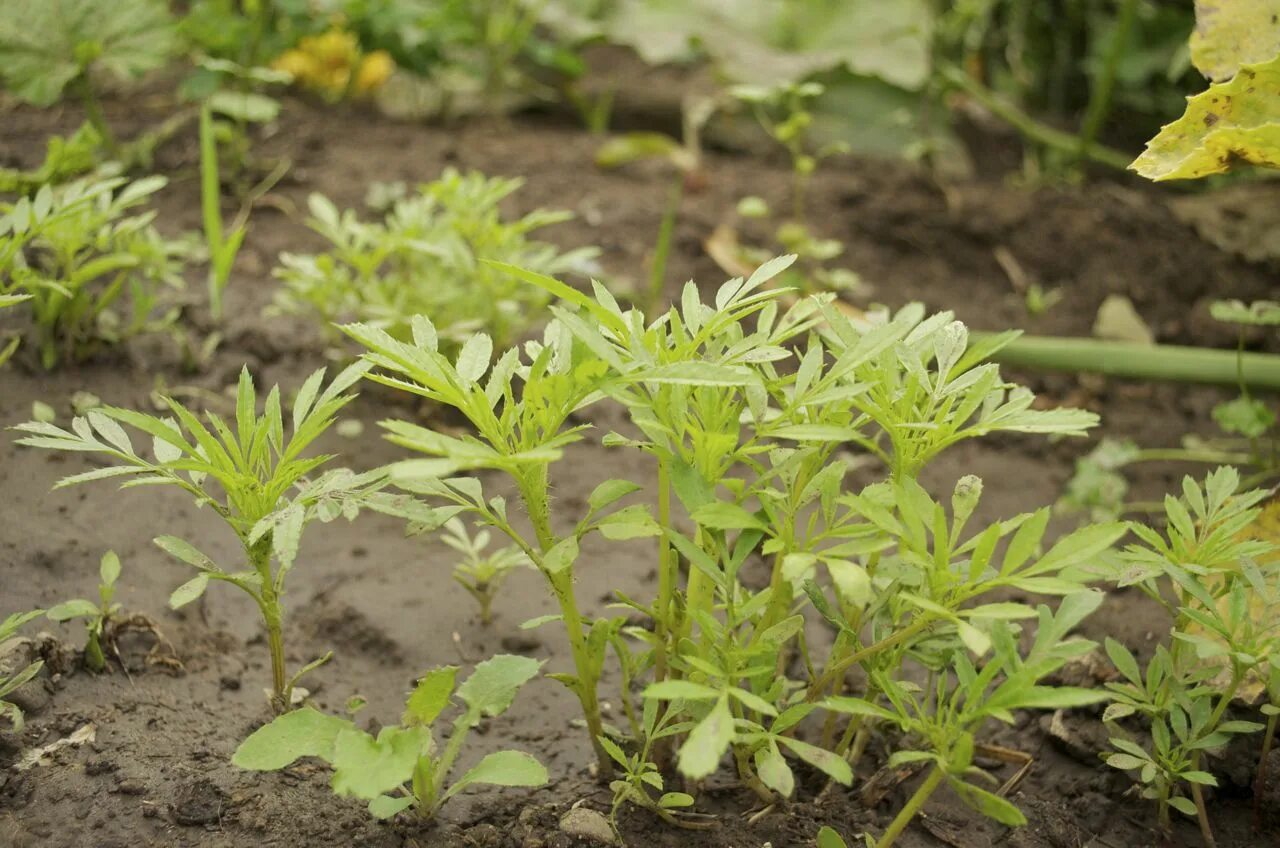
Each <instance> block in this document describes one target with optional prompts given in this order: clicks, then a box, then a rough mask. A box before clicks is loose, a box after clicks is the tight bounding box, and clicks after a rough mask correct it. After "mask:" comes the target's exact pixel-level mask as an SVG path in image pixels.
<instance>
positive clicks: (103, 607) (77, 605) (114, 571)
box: [48, 551, 120, 672]
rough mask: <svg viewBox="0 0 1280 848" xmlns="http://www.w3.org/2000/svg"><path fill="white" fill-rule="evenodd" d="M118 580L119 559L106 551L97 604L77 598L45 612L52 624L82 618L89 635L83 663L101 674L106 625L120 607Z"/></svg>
mask: <svg viewBox="0 0 1280 848" xmlns="http://www.w3.org/2000/svg"><path fill="white" fill-rule="evenodd" d="M119 579H120V557H118V556H116V552H115V551H107V552H106V553H105V554H103V555H102V562H101V563H100V564H99V566H98V580H99V582H98V602H97V603H94V602H93V601H89V600H85V599H84V598H76V599H75V600H71V601H63V602H62V603H60V604H57V605H55V606H53V607H51V608H50V609H49V612H48V616H49V619H50V620H51V621H71V620H72V619H75V618H82V619H84V624H85V629H86V630H87V631H88V633H89V641H88V642H87V643H86V644H85V646H84V663H85V665H87V666H88V667H89V669H90V670H92V671H99V672H100V671H103V670H104V669H105V668H106V667H107V657H106V653H105V650H106V648H108V647H110V646H108V645H107V644H106V642H107V626H108V625H109V624H110V623H111V620H112V619H113V618H115V617H116V616H118V615H119V614H120V605H119V604H117V603H115V596H116V581H117V580H119Z"/></svg>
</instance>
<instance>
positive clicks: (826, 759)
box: [778, 736, 853, 786]
mask: <svg viewBox="0 0 1280 848" xmlns="http://www.w3.org/2000/svg"><path fill="white" fill-rule="evenodd" d="M778 741H779V742H781V743H782V744H783V745H785V746H786V747H787V748H789V749H790V750H791V753H793V754H795V755H796V756H797V757H799V758H800V759H802V760H804V761H805V762H806V763H808V764H809V765H811V766H813V767H814V768H816V769H818V770H819V771H821V772H822V773H823V774H825V775H826V776H827V777H829V778H831V779H832V780H834V781H835V782H836V783H839V784H840V785H841V786H849V785H850V784H852V783H853V769H852V768H851V767H850V766H849V763H848V761H847V760H845V758H844V757H841V756H839V755H838V754H835V753H833V752H831V751H828V750H827V749H825V748H819V747H818V746H817V745H810V744H809V743H807V742H801V741H800V740H799V739H792V738H791V737H790V736H780V737H778Z"/></svg>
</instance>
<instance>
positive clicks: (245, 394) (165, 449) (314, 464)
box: [14, 365, 431, 709]
mask: <svg viewBox="0 0 1280 848" xmlns="http://www.w3.org/2000/svg"><path fill="white" fill-rule="evenodd" d="M364 370H365V366H363V365H354V366H351V367H349V368H347V369H346V370H344V371H343V372H342V373H340V374H339V375H338V376H337V377H335V378H334V379H333V380H332V381H331V382H330V383H329V384H328V385H327V386H325V385H324V369H320V370H319V371H316V372H315V373H313V374H312V375H311V376H310V377H309V378H308V379H307V381H306V382H305V383H304V384H303V386H302V388H301V389H299V391H298V394H297V396H296V397H295V399H294V402H293V406H292V415H291V417H290V419H289V420H288V421H286V418H285V413H284V405H283V404H282V402H281V398H280V389H279V387H278V386H274V387H272V389H271V391H270V392H268V393H267V395H266V398H265V401H264V402H263V411H262V412H261V413H259V412H258V396H257V392H256V391H255V389H254V385H253V379H252V378H251V377H250V375H249V372H248V370H247V369H245V370H244V371H242V372H241V375H240V382H239V386H238V389H237V392H236V406H235V417H234V419H233V420H231V421H230V422H227V421H224V420H223V418H222V416H220V415H218V414H217V413H215V412H213V411H207V412H206V413H205V417H206V420H207V422H208V423H207V424H205V423H202V422H201V421H200V419H199V418H198V417H197V416H196V415H195V413H193V412H192V411H191V410H189V409H187V408H186V407H185V406H183V405H182V404H180V403H178V402H177V401H175V400H173V399H172V398H166V399H165V402H166V403H167V404H168V406H169V412H170V413H171V416H167V417H159V416H155V415H148V414H146V413H142V412H135V411H133V410H128V409H120V408H118V407H111V406H102V407H98V408H97V409H94V410H91V411H89V412H88V413H86V414H85V415H84V416H83V417H77V418H75V419H74V420H73V421H72V424H71V429H70V430H64V429H62V428H60V427H58V426H56V425H54V424H50V423H43V422H38V421H32V422H29V423H26V424H21V425H19V426H17V427H16V428H14V429H16V430H18V431H19V432H21V433H22V434H23V437H22V438H20V439H19V440H18V443H19V444H23V445H28V446H31V447H38V448H47V449H51V450H62V451H78V452H87V453H95V454H99V455H101V456H103V457H105V458H106V459H107V460H108V461H109V463H110V464H108V465H105V466H103V467H98V468H94V469H93V470H91V471H86V472H84V473H81V474H75V475H72V476H70V477H66V478H63V479H62V480H60V481H58V483H57V485H56V486H55V488H62V487H64V486H70V485H74V484H77V483H85V482H89V481H92V480H101V479H107V478H117V477H123V478H127V479H125V481H124V482H123V483H122V485H121V488H129V487H132V486H151V485H159V486H176V487H177V488H179V489H182V490H183V491H184V492H186V493H187V494H188V495H190V496H191V497H192V498H193V499H194V500H195V502H196V504H197V505H199V506H208V507H209V508H210V509H212V510H213V511H214V512H215V513H216V514H217V515H218V516H219V517H220V518H222V520H223V521H224V522H226V524H227V526H228V527H230V528H231V530H232V531H233V532H234V533H235V535H236V537H237V539H238V540H239V541H240V543H241V546H242V548H243V549H244V554H245V557H246V560H247V568H246V570H241V571H232V570H228V569H225V568H223V567H222V566H220V565H218V564H217V563H216V562H215V561H214V560H213V559H212V558H211V557H209V556H206V555H205V554H203V553H201V552H200V551H199V550H198V549H196V548H195V547H194V546H193V545H191V544H190V543H189V542H186V541H184V540H182V539H179V538H177V537H174V536H160V537H158V538H156V540H155V542H156V544H157V545H158V546H159V547H160V548H161V549H163V550H164V551H166V552H167V553H168V554H170V555H171V556H173V557H175V558H176V559H179V560H181V561H182V562H185V563H186V564H188V565H190V566H192V567H193V568H195V569H196V572H197V574H196V576H195V577H194V578H192V579H191V580H190V581H188V582H187V583H184V584H183V585H182V586H180V587H178V589H176V590H175V591H174V593H173V595H172V596H171V598H170V605H171V606H174V607H179V606H182V605H184V604H188V603H190V602H192V601H194V600H196V599H197V598H198V597H200V595H202V594H203V593H204V590H205V589H206V588H207V587H208V585H209V583H210V581H221V582H225V583H229V584H231V585H233V586H236V587H237V588H239V589H241V590H243V591H244V592H246V593H247V594H248V595H249V596H250V597H251V598H253V600H254V601H255V603H256V604H257V605H258V607H259V608H260V609H261V611H262V614H263V620H264V622H265V624H266V626H267V632H268V637H269V641H270V643H271V647H272V666H273V669H272V671H273V689H272V698H273V702H274V703H275V706H276V708H277V709H285V708H287V707H288V706H289V705H290V703H291V702H290V699H289V693H290V691H291V690H292V688H293V682H292V681H289V680H286V678H285V673H284V667H283V663H284V657H283V648H282V644H281V643H280V639H281V638H282V637H281V626H282V617H283V607H282V605H281V602H280V598H281V596H282V595H283V593H284V581H285V577H286V575H287V574H288V572H289V570H290V569H291V568H292V567H293V565H294V563H295V561H296V559H297V555H298V548H299V544H300V541H301V538H302V532H303V529H304V528H305V527H306V525H307V524H308V523H309V522H311V521H313V520H317V519H318V520H320V521H326V522H327V521H332V520H334V519H336V518H339V517H346V518H347V519H348V520H350V519H353V518H355V516H356V514H357V513H358V512H359V510H360V509H361V508H371V509H375V510H379V511H383V512H387V513H390V514H394V515H398V516H401V517H404V518H407V519H410V520H427V519H430V518H431V512H430V510H426V509H424V508H420V507H417V506H416V505H415V504H414V503H413V502H412V501H411V500H410V499H408V498H405V497H403V496H397V495H391V494H386V493H382V492H381V491H380V490H381V489H382V487H383V485H384V483H385V478H384V475H383V474H381V473H379V472H374V473H365V474H356V473H354V472H351V471H347V470H345V469H340V470H335V471H329V472H327V473H326V474H324V475H322V476H320V477H317V478H315V479H311V477H310V475H311V473H312V472H313V471H315V470H317V469H318V468H319V467H320V466H322V465H324V464H326V463H327V462H329V461H330V460H331V459H333V457H332V456H329V455H319V456H308V455H307V449H308V448H309V447H310V446H311V445H312V443H313V442H315V440H316V439H317V438H319V437H320V436H321V435H322V434H323V433H324V432H325V431H326V430H327V429H329V427H330V426H331V425H332V424H333V422H334V419H335V416H336V415H337V414H338V412H339V411H340V410H341V409H342V408H343V407H344V406H346V405H347V404H348V403H350V402H351V400H352V398H353V396H352V395H349V394H344V392H346V390H347V389H349V388H350V387H351V385H352V384H353V383H355V382H356V381H357V380H358V379H359V378H360V375H361V374H362V373H363V371H364ZM121 425H124V426H121ZM125 427H129V428H132V429H134V430H135V431H138V432H139V433H141V434H142V435H144V436H145V437H149V438H148V439H147V442H146V443H145V447H143V448H139V447H137V446H135V444H134V442H133V438H131V437H130V435H129V433H128V431H127V430H126V429H125ZM286 428H287V435H286ZM273 561H274V562H275V565H274V567H273V565H272V563H273ZM304 670H305V669H304ZM296 679H297V678H296V676H295V678H294V680H296Z"/></svg>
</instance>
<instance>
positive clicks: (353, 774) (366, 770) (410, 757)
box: [331, 727, 431, 801]
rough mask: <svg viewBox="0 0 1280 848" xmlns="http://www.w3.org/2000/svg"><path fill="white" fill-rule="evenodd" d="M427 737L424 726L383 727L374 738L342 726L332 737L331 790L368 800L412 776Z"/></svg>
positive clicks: (428, 733) (429, 736)
mask: <svg viewBox="0 0 1280 848" xmlns="http://www.w3.org/2000/svg"><path fill="white" fill-rule="evenodd" d="M430 740H431V732H430V731H429V730H427V729H426V728H423V727H414V728H409V729H404V728H399V727H384V728H383V729H382V731H381V732H380V733H379V734H378V737H377V739H374V737H372V736H370V735H369V734H367V733H365V732H364V731H362V730H356V729H354V728H347V729H345V730H342V731H341V732H339V733H338V735H337V737H336V738H335V739H334V741H333V760H332V762H333V780H332V783H331V785H332V786H333V791H334V793H335V794H337V795H353V796H355V797H356V798H363V799H365V800H367V801H371V800H373V799H375V798H377V797H378V796H379V795H385V794H386V793H388V792H391V791H392V790H394V789H396V788H398V787H399V786H401V785H402V784H404V783H405V782H406V781H408V780H409V779H410V778H411V777H413V769H414V766H415V765H417V762H418V758H419V757H420V756H422V754H423V752H424V751H425V750H426V748H427V745H429V744H430Z"/></svg>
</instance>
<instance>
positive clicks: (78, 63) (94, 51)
mask: <svg viewBox="0 0 1280 848" xmlns="http://www.w3.org/2000/svg"><path fill="white" fill-rule="evenodd" d="M175 46H176V41H175V36H174V28H173V20H172V18H171V17H170V15H169V6H168V3H166V2H164V0H112V2H110V3H106V2H103V0H0V75H2V76H3V77H4V81H5V85H6V86H7V87H9V88H10V89H11V90H12V91H13V93H14V94H16V95H17V96H18V97H20V98H22V99H23V100H26V101H28V102H30V103H33V104H35V105H37V106H48V105H50V104H52V103H54V102H55V101H56V100H57V99H58V98H59V96H61V94H62V90H63V89H64V88H65V87H66V86H67V84H68V83H70V82H71V81H72V80H73V79H75V78H76V77H77V76H78V75H79V74H80V72H81V71H82V70H83V69H84V68H86V67H90V66H92V67H94V68H97V69H100V70H103V71H106V72H107V73H110V74H113V75H115V76H121V77H134V76H139V75H141V74H143V73H145V72H147V71H150V70H153V69H155V68H157V67H159V66H160V65H162V64H164V63H165V61H167V60H168V58H169V56H170V55H171V54H172V53H173V50H174V48H175Z"/></svg>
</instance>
